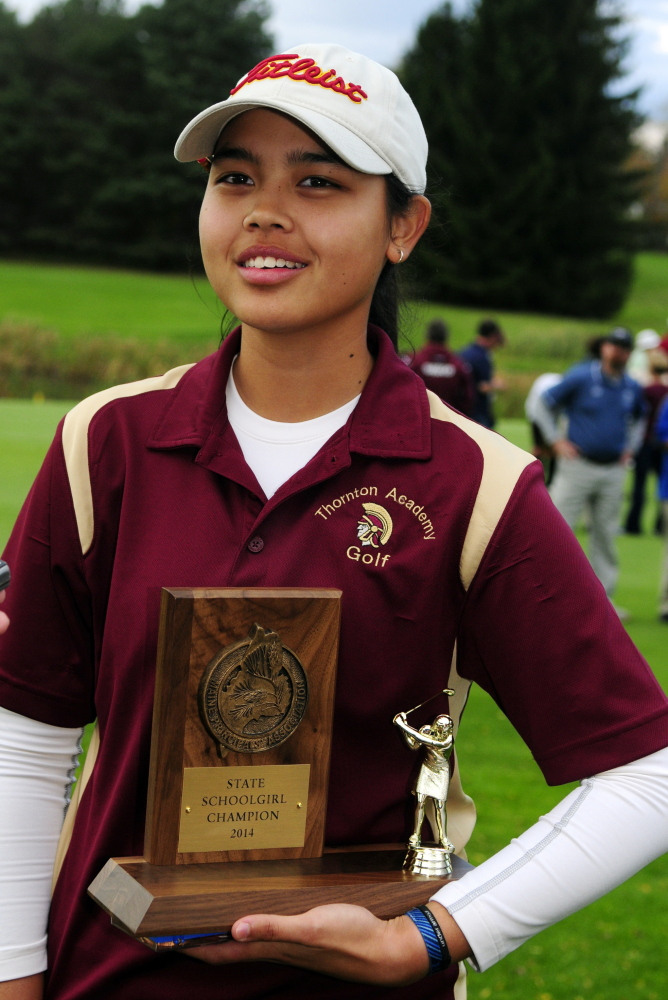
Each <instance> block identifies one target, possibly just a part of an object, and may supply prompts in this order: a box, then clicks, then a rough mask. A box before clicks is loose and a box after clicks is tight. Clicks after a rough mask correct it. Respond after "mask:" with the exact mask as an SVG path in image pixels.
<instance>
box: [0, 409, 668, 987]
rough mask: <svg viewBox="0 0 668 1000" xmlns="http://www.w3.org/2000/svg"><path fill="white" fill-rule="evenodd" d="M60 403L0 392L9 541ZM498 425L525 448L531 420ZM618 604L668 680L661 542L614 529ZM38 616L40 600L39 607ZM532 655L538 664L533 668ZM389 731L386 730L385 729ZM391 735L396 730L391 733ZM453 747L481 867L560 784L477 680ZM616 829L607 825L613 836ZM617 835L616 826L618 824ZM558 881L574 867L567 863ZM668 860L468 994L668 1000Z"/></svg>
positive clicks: (546, 805)
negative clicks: (1, 396) (470, 804)
mask: <svg viewBox="0 0 668 1000" xmlns="http://www.w3.org/2000/svg"><path fill="white" fill-rule="evenodd" d="M66 410H67V404H64V403H57V404H56V403H48V402H47V403H43V404H33V403H31V402H23V401H14V400H3V401H0V470H1V472H2V484H3V488H2V490H1V491H0V500H1V504H0V540H1V541H2V543H3V544H4V541H5V539H6V537H7V535H8V533H9V531H10V529H11V525H12V523H13V520H14V518H15V516H16V513H17V511H18V508H19V505H20V503H21V502H22V500H23V498H24V496H25V494H26V493H27V491H28V489H29V487H30V483H31V482H32V479H33V478H34V475H35V473H36V472H37V469H38V467H39V464H40V461H41V459H42V456H43V455H44V453H45V451H46V448H47V447H48V443H49V441H50V439H51V437H52V435H53V432H54V430H55V428H56V425H57V422H58V420H59V419H60V418H61V416H62V415H63V413H64V412H65V411H66ZM501 430H502V431H503V432H504V433H505V434H506V435H507V436H508V437H509V438H511V440H513V441H515V443H517V444H519V445H520V446H526V443H527V433H526V427H525V425H524V423H523V422H521V421H507V422H505V423H504V424H502V426H501ZM620 549H621V555H622V577H621V584H620V588H619V595H618V596H619V602H620V604H623V605H624V606H626V607H628V608H629V609H630V610H631V612H632V614H633V622H632V623H631V624H630V625H629V632H630V633H631V635H632V636H633V638H634V640H635V641H636V642H637V644H638V645H639V647H640V649H641V650H642V652H643V653H644V654H645V656H646V657H647V658H648V659H649V661H650V663H651V665H652V667H653V668H654V670H655V672H656V673H657V675H658V676H659V678H660V680H661V682H662V683H663V684H664V687H667V688H668V654H667V650H666V647H667V641H666V640H667V639H668V626H662V625H660V624H659V623H658V622H657V621H656V611H655V604H656V583H657V578H658V565H659V559H660V552H661V543H660V541H659V540H658V539H656V538H653V537H651V536H649V537H647V536H646V537H642V538H626V537H625V538H621V539H620ZM35 613H36V614H38V613H39V609H38V608H36V609H35ZM539 666H540V665H539V664H537V669H538V668H539ZM388 732H389V730H388ZM388 738H392V736H391V733H390V734H389V735H388ZM458 751H459V756H460V759H461V769H462V774H463V780H464V784H465V788H466V790H467V791H468V792H469V793H470V794H471V795H473V797H474V798H475V800H476V804H477V806H478V813H479V819H478V826H477V828H476V832H475V834H474V838H473V841H472V843H471V846H470V857H471V860H472V861H473V862H474V863H475V864H478V863H480V862H481V861H483V860H484V859H485V858H486V857H488V856H489V855H490V854H492V853H494V852H495V851H497V850H498V849H499V848H501V847H503V846H504V845H505V844H507V843H508V841H509V839H510V838H511V837H513V836H516V835H518V834H519V833H521V832H522V830H524V829H526V828H527V827H528V826H530V825H531V824H532V823H533V822H534V821H535V820H536V818H537V817H538V816H539V815H540V814H541V813H543V812H545V811H547V810H549V809H550V807H551V806H552V805H554V804H555V803H556V802H557V801H558V800H559V799H560V798H561V797H562V796H563V795H564V794H565V792H566V790H567V789H564V788H548V787H547V786H546V785H545V783H544V781H543V778H542V776H541V774H540V772H539V770H538V768H537V766H536V765H535V764H534V762H533V760H532V758H531V756H530V754H529V753H528V751H527V749H526V747H525V746H524V744H523V743H522V741H521V740H520V739H519V737H518V736H517V734H516V733H515V731H514V730H513V729H512V727H511V726H510V724H509V723H508V721H507V720H506V719H505V717H504V716H503V715H502V713H501V712H500V711H499V709H498V708H497V707H496V705H495V704H494V703H493V702H492V701H491V699H490V698H489V697H488V696H487V695H486V694H484V692H482V691H480V690H479V689H474V691H473V693H472V696H471V699H470V703H469V706H468V709H467V711H466V715H465V718H464V723H463V726H462V730H461V734H460V739H459V742H458ZM612 832H613V831H611V834H612ZM622 833H623V831H622ZM563 877H564V879H568V878H569V873H568V872H564V876H563ZM667 899H668V859H666V858H662V859H660V860H659V861H657V862H654V864H652V865H650V866H649V867H648V868H646V869H645V870H644V871H642V872H641V873H640V874H639V875H637V876H636V877H635V878H633V879H631V880H630V881H629V882H627V883H626V884H625V885H623V886H621V887H620V888H619V889H617V890H616V891H615V892H613V893H612V894H610V895H609V896H607V897H606V898H605V899H603V900H601V901H599V902H598V903H595V904H593V905H592V906H590V907H589V908H587V909H586V910H584V911H582V912H581V913H580V914H576V915H575V916H573V917H571V918H569V919H568V920H566V921H564V922H562V923H561V924H559V925H558V926H557V927H554V928H552V929H550V930H548V931H546V932H545V933H544V934H542V935H540V936H539V937H538V938H535V939H534V940H533V941H531V942H530V943H529V944H528V945H526V946H525V947H524V948H522V949H521V950H520V951H518V952H516V953H515V954H513V955H510V956H509V957H508V958H506V959H505V960H504V961H503V962H501V963H499V964H498V965H497V966H495V967H494V968H493V969H491V970H490V971H489V972H487V973H485V974H483V975H476V974H473V973H472V974H471V975H470V976H469V997H470V998H471V1000H488V998H491V1000H665V998H666V997H667V996H668V975H667V974H666V970H665V960H664V955H665V932H666V926H667V920H668V903H667V902H666V900H667Z"/></svg>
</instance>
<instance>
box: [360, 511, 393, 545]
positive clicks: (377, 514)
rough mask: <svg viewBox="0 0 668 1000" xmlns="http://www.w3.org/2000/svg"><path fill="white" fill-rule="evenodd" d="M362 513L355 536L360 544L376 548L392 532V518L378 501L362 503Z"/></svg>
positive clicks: (384, 541) (383, 543) (382, 543)
mask: <svg viewBox="0 0 668 1000" xmlns="http://www.w3.org/2000/svg"><path fill="white" fill-rule="evenodd" d="M362 507H363V508H364V514H363V516H362V517H361V519H360V520H359V521H358V523H357V537H358V538H359V540H360V541H361V543H362V545H370V546H371V547H372V548H374V549H377V548H379V547H380V546H381V545H385V543H386V542H387V540H388V539H389V537H390V535H391V534H392V518H391V517H390V515H389V514H388V512H387V511H386V510H385V508H384V507H381V506H380V504H379V503H363V504H362Z"/></svg>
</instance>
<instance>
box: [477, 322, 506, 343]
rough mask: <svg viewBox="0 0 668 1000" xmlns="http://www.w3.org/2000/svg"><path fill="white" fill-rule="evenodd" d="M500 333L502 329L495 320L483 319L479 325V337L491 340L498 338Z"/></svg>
mask: <svg viewBox="0 0 668 1000" xmlns="http://www.w3.org/2000/svg"><path fill="white" fill-rule="evenodd" d="M500 333H501V327H500V326H499V324H498V323H497V322H496V320H495V319H483V320H482V322H480V323H478V336H479V337H485V338H486V339H487V340H489V339H490V338H491V337H498V335H499V334H500Z"/></svg>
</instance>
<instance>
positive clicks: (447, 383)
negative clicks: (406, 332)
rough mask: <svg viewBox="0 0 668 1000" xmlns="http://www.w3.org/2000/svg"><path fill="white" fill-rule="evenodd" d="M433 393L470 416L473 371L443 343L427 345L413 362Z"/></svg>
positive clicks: (415, 369) (411, 364)
mask: <svg viewBox="0 0 668 1000" xmlns="http://www.w3.org/2000/svg"><path fill="white" fill-rule="evenodd" d="M410 367H411V369H412V371H414V372H417V374H418V375H419V376H420V378H421V379H422V381H423V382H424V384H425V385H426V387H427V388H428V389H431V391H432V392H435V393H436V395H437V396H438V397H439V398H440V399H442V400H443V402H444V403H449V404H450V406H454V407H455V409H456V410H459V411H460V412H461V413H465V414H466V415H467V416H468V415H469V414H470V412H471V410H472V409H473V378H472V376H471V369H470V368H469V366H468V365H467V364H466V362H464V361H462V359H461V358H458V357H457V355H456V354H455V353H454V352H453V351H450V350H448V348H447V347H445V346H444V345H443V344H425V346H424V347H423V348H421V349H420V350H419V351H418V352H417V354H416V355H415V357H414V358H413V360H412V361H411V363H410Z"/></svg>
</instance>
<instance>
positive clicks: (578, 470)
mask: <svg viewBox="0 0 668 1000" xmlns="http://www.w3.org/2000/svg"><path fill="white" fill-rule="evenodd" d="M632 349H633V338H632V336H631V333H630V331H629V330H627V329H626V328H625V327H616V328H615V329H614V330H612V331H611V333H609V334H608V335H607V336H606V337H605V338H604V339H603V341H602V343H601V353H600V359H596V360H593V361H586V362H584V363H582V364H578V365H575V367H574V368H571V369H570V371H568V372H566V375H565V376H564V378H563V380H562V381H561V382H560V383H559V384H558V385H555V386H553V387H552V388H551V389H548V390H547V391H546V392H544V393H543V395H542V397H541V400H540V405H539V407H538V413H537V418H538V423H539V425H540V427H541V430H542V431H543V435H544V437H545V439H546V440H547V441H548V442H549V443H550V444H551V445H552V447H553V449H554V452H555V454H556V455H557V471H556V475H555V478H554V482H553V484H552V488H551V490H550V492H551V495H552V499H553V501H554V503H555V505H556V507H557V508H558V510H559V511H560V513H561V514H562V515H563V517H564V518H565V519H566V521H567V522H568V524H569V525H570V526H571V528H575V525H576V523H577V520H578V518H579V517H580V515H581V514H582V511H583V509H584V508H585V506H586V507H587V508H588V510H589V515H590V524H589V530H590V538H589V559H590V562H591V564H592V567H593V569H594V572H595V573H596V575H597V576H598V578H599V580H600V581H601V583H602V584H603V586H604V587H605V590H606V593H607V594H608V597H612V594H613V592H614V589H615V585H616V583H617V577H618V568H617V563H618V560H617V550H616V546H615V536H616V534H617V531H618V528H619V515H620V508H621V503H622V494H623V488H624V477H625V473H626V467H627V465H628V462H629V460H630V458H631V456H632V455H633V453H634V452H635V451H636V449H637V448H638V446H639V444H640V442H641V439H642V434H643V430H644V419H643V416H644V412H645V403H644V400H643V395H642V389H641V387H640V386H639V385H638V383H637V382H635V381H634V380H633V379H632V378H631V377H630V376H629V375H627V374H626V371H625V368H626V363H627V361H628V359H629V355H630V354H631V351H632ZM562 414H563V415H565V417H566V418H567V424H566V431H565V433H564V429H563V427H562V426H561V425H560V421H559V417H560V415H562ZM618 610H620V614H621V609H618Z"/></svg>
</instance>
